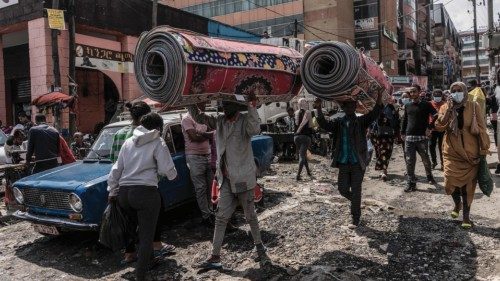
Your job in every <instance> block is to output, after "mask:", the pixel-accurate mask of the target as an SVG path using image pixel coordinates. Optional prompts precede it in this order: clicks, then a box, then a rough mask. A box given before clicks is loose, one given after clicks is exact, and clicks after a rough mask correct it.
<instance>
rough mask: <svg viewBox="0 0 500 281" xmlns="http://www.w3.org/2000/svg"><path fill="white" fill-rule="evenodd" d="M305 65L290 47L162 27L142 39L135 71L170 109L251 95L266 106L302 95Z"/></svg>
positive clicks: (152, 95) (143, 84) (148, 93)
mask: <svg viewBox="0 0 500 281" xmlns="http://www.w3.org/2000/svg"><path fill="white" fill-rule="evenodd" d="M301 60H302V55H301V54H300V53H299V52H297V51H295V50H293V49H290V48H283V47H275V46H270V45H264V44H257V43H249V42H241V41H233V40H226V39H220V38H210V37H207V36H204V35H200V34H197V33H193V32H190V31H186V30H179V29H174V28H171V27H167V26H160V27H157V28H154V29H153V30H151V31H149V32H145V33H143V34H142V35H141V36H140V37H139V42H138V44H137V47H136V53H135V59H134V69H135V75H136V78H137V81H138V83H139V86H140V88H141V89H142V90H143V91H144V94H146V96H148V97H149V98H150V99H152V100H154V101H157V102H161V103H164V104H165V105H167V106H169V107H175V106H183V105H189V104H195V103H199V102H204V101H208V100H213V99H226V100H234V94H242V95H245V94H248V93H250V92H254V93H256V94H257V95H258V97H259V102H261V103H266V102H274V101H289V100H290V99H291V98H292V97H294V96H295V95H297V93H298V92H299V90H300V88H301V86H302V83H301V79H300V76H299V75H298V74H297V73H298V68H299V67H300V61H301Z"/></svg>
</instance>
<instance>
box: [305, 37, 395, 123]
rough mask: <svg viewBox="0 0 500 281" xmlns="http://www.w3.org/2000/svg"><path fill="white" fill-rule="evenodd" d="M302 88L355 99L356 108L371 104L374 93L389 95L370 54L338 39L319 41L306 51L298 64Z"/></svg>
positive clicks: (329, 96) (335, 98) (322, 95)
mask: <svg viewBox="0 0 500 281" xmlns="http://www.w3.org/2000/svg"><path fill="white" fill-rule="evenodd" d="M300 74H301V76H302V81H303V83H304V88H306V90H307V91H308V92H309V93H311V94H313V95H315V96H317V97H319V98H322V99H324V100H330V101H339V102H340V101H345V100H357V101H358V112H361V113H365V112H367V111H369V110H371V109H372V108H373V106H374V105H375V100H376V99H377V97H378V95H385V98H386V99H387V98H389V96H390V94H392V86H391V84H390V83H389V81H388V78H387V76H386V75H385V73H384V71H383V70H382V69H381V68H380V67H379V66H378V65H377V63H376V62H375V61H373V60H372V59H371V58H369V57H367V56H365V55H363V54H361V53H360V52H359V51H358V50H356V49H355V48H354V47H352V46H350V45H347V44H345V43H342V42H326V43H320V44H318V45H316V46H314V47H312V48H311V49H310V50H309V51H307V53H306V55H305V56H304V59H303V60H302V64H301V72H300Z"/></svg>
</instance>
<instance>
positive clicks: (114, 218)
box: [99, 201, 134, 252]
mask: <svg viewBox="0 0 500 281" xmlns="http://www.w3.org/2000/svg"><path fill="white" fill-rule="evenodd" d="M133 231H134V227H133V223H132V221H131V220H130V218H128V217H127V215H126V214H125V213H124V211H123V210H122V208H121V207H120V206H119V205H118V202H116V201H112V202H111V203H109V204H108V206H107V207H106V210H104V213H103V215H102V221H101V232H100V233H99V243H101V244H103V245H104V246H106V247H108V248H110V249H111V250H112V251H113V252H116V251H118V250H120V249H122V248H124V247H125V246H126V245H127V243H128V241H129V239H130V238H131V237H132V236H134V233H133Z"/></svg>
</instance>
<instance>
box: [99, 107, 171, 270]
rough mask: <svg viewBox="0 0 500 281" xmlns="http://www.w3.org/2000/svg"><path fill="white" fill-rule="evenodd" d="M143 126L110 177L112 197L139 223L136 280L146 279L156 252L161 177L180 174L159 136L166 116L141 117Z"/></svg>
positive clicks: (124, 149)
mask: <svg viewBox="0 0 500 281" xmlns="http://www.w3.org/2000/svg"><path fill="white" fill-rule="evenodd" d="M141 124H142V125H141V126H139V127H137V128H136V129H135V130H134V133H133V136H132V137H131V138H129V139H127V140H126V141H125V143H124V144H123V146H122V148H121V150H120V153H119V154H118V160H117V161H116V163H115V164H114V165H113V168H112V169H111V172H110V174H109V178H108V191H109V197H110V198H109V200H116V198H117V197H118V203H119V204H120V206H121V207H122V208H123V209H124V211H125V212H126V213H127V214H128V215H129V216H130V217H136V218H137V223H138V226H139V251H138V262H137V267H136V277H137V280H144V279H145V277H146V272H147V269H148V264H149V261H150V259H151V254H152V251H153V246H152V243H153V237H154V233H155V228H156V221H157V218H158V214H159V211H160V207H161V197H160V196H161V195H160V193H159V191H158V176H166V177H167V178H168V179H169V180H173V179H175V178H176V177H177V171H176V169H175V166H174V162H173V160H172V157H171V156H170V151H169V150H168V147H167V145H166V144H165V142H164V141H163V139H162V138H161V136H160V131H161V129H162V127H163V119H162V118H161V116H160V115H158V114H156V113H149V114H147V115H145V116H143V117H142V119H141Z"/></svg>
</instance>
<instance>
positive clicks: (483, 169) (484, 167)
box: [477, 156, 493, 197]
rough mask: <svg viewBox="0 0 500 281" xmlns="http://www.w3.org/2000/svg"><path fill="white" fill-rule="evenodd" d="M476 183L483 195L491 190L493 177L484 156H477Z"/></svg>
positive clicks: (488, 193) (488, 194)
mask: <svg viewBox="0 0 500 281" xmlns="http://www.w3.org/2000/svg"><path fill="white" fill-rule="evenodd" d="M477 183H478V184H479V188H480V189H481V191H482V192H483V194H484V195H486V196H488V197H489V196H490V195H491V192H492V191H493V178H492V177H491V173H490V169H489V168H488V163H487V162H486V156H480V157H479V170H478V172H477Z"/></svg>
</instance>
